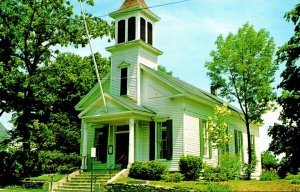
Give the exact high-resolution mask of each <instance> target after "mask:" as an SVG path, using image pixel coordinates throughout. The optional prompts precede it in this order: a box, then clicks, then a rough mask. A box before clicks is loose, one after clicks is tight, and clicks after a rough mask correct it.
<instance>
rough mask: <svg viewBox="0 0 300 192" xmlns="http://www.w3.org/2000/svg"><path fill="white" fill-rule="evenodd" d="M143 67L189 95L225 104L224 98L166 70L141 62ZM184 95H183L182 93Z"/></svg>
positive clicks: (238, 110) (239, 111)
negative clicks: (152, 67) (157, 69)
mask: <svg viewBox="0 0 300 192" xmlns="http://www.w3.org/2000/svg"><path fill="white" fill-rule="evenodd" d="M141 68H142V69H143V70H144V71H146V72H148V73H150V74H152V75H154V76H155V77H157V78H158V79H160V80H162V81H164V82H166V83H168V84H169V85H170V86H172V87H174V88H175V89H177V90H179V91H180V92H181V93H183V94H187V95H191V96H194V97H198V98H205V99H207V100H210V101H212V102H215V103H217V104H223V103H225V101H224V100H222V99H221V98H219V97H217V96H215V95H212V94H210V93H208V92H206V91H204V90H202V89H199V88H198V87H195V86H193V85H191V84H189V83H186V82H184V81H182V80H180V79H179V78H175V77H173V76H171V75H168V74H166V73H164V72H161V71H156V70H154V69H151V68H149V67H147V66H145V65H143V64H141ZM181 96H183V95H181ZM228 107H229V108H231V109H232V110H234V111H236V112H238V113H242V111H241V110H240V109H238V108H236V107H234V106H232V105H228Z"/></svg>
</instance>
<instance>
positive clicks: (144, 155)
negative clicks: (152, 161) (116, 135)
mask: <svg viewBox="0 0 300 192" xmlns="http://www.w3.org/2000/svg"><path fill="white" fill-rule="evenodd" d="M149 136H150V135H149V122H144V121H139V122H138V123H137V127H136V129H135V139H134V140H135V158H134V159H135V160H137V161H149V145H150V144H149Z"/></svg>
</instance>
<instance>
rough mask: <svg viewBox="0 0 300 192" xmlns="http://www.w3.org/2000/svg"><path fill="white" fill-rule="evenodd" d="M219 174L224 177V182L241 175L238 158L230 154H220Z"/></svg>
mask: <svg viewBox="0 0 300 192" xmlns="http://www.w3.org/2000/svg"><path fill="white" fill-rule="evenodd" d="M219 166H220V172H221V173H223V174H224V175H225V176H226V178H227V179H226V180H232V179H236V178H237V177H239V176H240V173H241V161H240V158H239V156H237V155H235V154H230V153H224V154H221V157H220V165H219Z"/></svg>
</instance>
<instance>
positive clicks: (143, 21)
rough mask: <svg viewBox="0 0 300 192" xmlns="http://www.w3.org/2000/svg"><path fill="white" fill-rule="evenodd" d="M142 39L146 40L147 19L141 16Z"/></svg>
mask: <svg viewBox="0 0 300 192" xmlns="http://www.w3.org/2000/svg"><path fill="white" fill-rule="evenodd" d="M140 32H141V40H143V41H146V21H145V19H144V18H142V17H141V20H140Z"/></svg>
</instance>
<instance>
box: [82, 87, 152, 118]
mask: <svg viewBox="0 0 300 192" xmlns="http://www.w3.org/2000/svg"><path fill="white" fill-rule="evenodd" d="M104 97H105V100H106V102H107V105H109V104H111V105H113V103H115V104H118V106H119V107H118V108H120V109H121V108H122V110H125V111H131V112H136V113H140V114H141V113H142V114H148V115H151V116H152V115H154V114H155V113H154V112H153V111H151V110H149V109H147V108H145V107H143V106H139V105H137V104H136V103H135V102H134V101H133V100H131V99H130V98H127V97H126V96H112V95H110V94H108V93H104ZM102 102H103V99H102V97H99V98H98V99H96V100H95V101H94V102H93V103H92V104H91V105H89V106H88V107H87V108H85V109H84V110H83V111H82V112H81V113H80V114H79V117H83V116H85V115H86V114H88V113H89V112H90V111H92V110H94V109H95V107H96V106H97V105H99V104H101V103H102ZM125 111H124V112H125ZM115 112H116V111H114V110H110V109H108V111H107V112H106V114H112V113H115Z"/></svg>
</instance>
